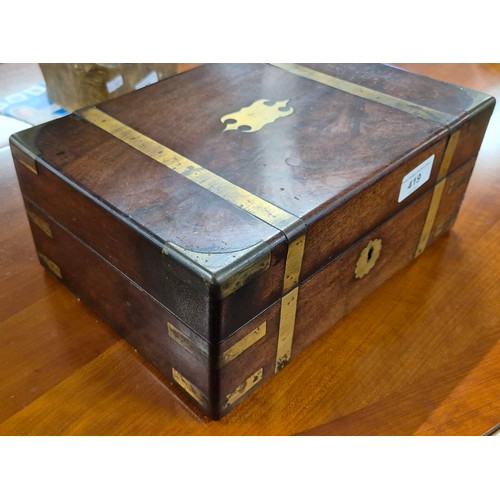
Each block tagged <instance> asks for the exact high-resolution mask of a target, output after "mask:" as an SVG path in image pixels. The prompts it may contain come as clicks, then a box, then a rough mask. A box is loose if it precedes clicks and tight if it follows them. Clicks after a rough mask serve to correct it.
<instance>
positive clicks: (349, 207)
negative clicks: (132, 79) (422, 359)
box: [11, 64, 494, 418]
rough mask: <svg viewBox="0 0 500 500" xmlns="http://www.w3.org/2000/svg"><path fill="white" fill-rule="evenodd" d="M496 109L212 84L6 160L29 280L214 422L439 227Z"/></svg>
mask: <svg viewBox="0 0 500 500" xmlns="http://www.w3.org/2000/svg"><path fill="white" fill-rule="evenodd" d="M493 107H494V99H493V98H492V97H489V96H486V95H484V94H481V93H479V92H476V91H473V90H470V89H465V88H461V87H457V86H454V85H451V84H447V83H444V82H439V81H435V80H432V79H429V78H426V77H422V76H418V75H414V74H412V73H408V72H406V71H402V70H400V69H397V68H395V67H391V66H386V65H378V64H227V65H216V64H214V65H204V66H200V67H198V68H195V69H192V70H190V71H188V72H186V73H183V74H180V75H176V76H173V77H171V78H168V79H166V80H163V81H160V82H158V83H156V84H154V85H151V86H149V87H146V88H144V89H141V90H138V91H134V92H132V93H130V94H127V95H124V96H122V97H119V98H117V99H114V100H112V101H109V102H107V103H104V104H101V105H98V106H96V107H89V108H85V109H83V110H81V111H77V112H75V113H74V114H72V115H69V116H67V117H64V118H61V119H58V120H56V121H53V122H50V123H47V124H43V125H40V126H38V127H35V128H33V129H30V130H27V131H24V132H20V133H18V134H15V135H14V136H13V137H12V138H11V147H12V153H13V157H14V160H15V165H16V170H17V175H18V178H19V183H20V186H21V190H22V193H23V197H24V202H25V206H26V210H27V214H28V217H29V221H30V224H31V229H32V233H33V237H34V240H35V244H36V249H37V252H38V255H39V258H40V262H41V264H42V265H43V266H45V267H46V268H47V269H48V271H50V272H51V273H52V274H53V275H54V276H55V277H57V278H58V279H59V280H61V282H62V283H63V284H65V285H66V286H67V287H68V288H69V289H71V290H72V291H73V292H74V293H75V294H77V295H78V296H79V297H81V299H82V300H83V301H85V302H86V303H87V304H88V305H90V307H91V308H93V310H94V311H95V312H96V313H97V314H98V315H100V316H101V317H102V318H104V319H105V320H106V321H107V322H109V323H110V324H111V325H112V326H113V327H114V328H115V329H116V331H117V332H119V333H120V334H121V335H122V336H123V337H124V338H125V339H127V340H128V341H129V342H130V343H131V344H133V345H134V346H135V347H136V348H137V349H138V351H140V352H141V353H142V354H143V355H144V356H145V357H146V358H147V359H149V360H150V361H151V362H152V363H153V364H154V365H155V366H156V367H158V369H159V370H160V371H161V373H162V374H163V375H164V376H165V377H166V379H168V381H169V383H170V384H171V385H172V387H175V391H176V392H177V393H178V394H181V397H183V398H185V400H186V401H189V402H191V403H193V404H194V406H195V407H198V408H200V409H201V410H202V412H203V413H205V414H206V415H208V416H210V417H212V418H220V417H221V416H222V415H224V414H225V413H226V412H228V411H230V410H231V408H233V407H234V406H235V405H236V404H239V403H240V402H241V401H243V400H244V398H246V397H248V396H249V395H250V394H252V393H253V392H254V391H256V390H258V388H259V387H260V386H261V385H262V384H263V383H264V381H265V380H266V379H268V378H269V377H272V376H273V375H274V374H275V373H276V372H278V371H279V370H281V369H283V368H284V367H285V365H286V364H287V363H288V362H289V361H290V360H291V359H292V358H293V357H294V356H296V355H297V354H299V353H300V352H301V351H302V350H303V349H304V348H305V347H306V346H307V345H308V344H310V343H311V342H312V341H314V340H315V339H316V338H318V337H319V336H320V335H321V334H322V333H323V332H325V331H326V330H328V329H329V328H330V327H331V326H332V325H333V323H334V322H335V321H337V320H338V319H339V318H341V317H342V316H343V315H345V314H346V313H348V311H349V310H350V309H352V308H353V306H354V305H356V304H357V303H358V302H359V301H360V300H361V299H362V298H363V297H364V296H366V295H367V294H369V293H370V291H372V290H374V289H375V288H376V287H377V286H379V285H380V284H381V283H382V282H383V281H384V280H386V279H387V278H388V277H390V276H391V275H393V274H394V273H395V272H397V271H398V270H400V269H402V268H403V267H404V266H405V265H407V264H409V263H410V262H411V261H412V260H413V259H415V258H416V257H418V255H420V253H421V252H422V251H424V249H425V248H426V247H427V246H428V245H429V244H431V243H432V241H433V240H435V239H436V238H437V237H438V236H440V235H441V234H443V233H444V232H445V231H447V230H448V229H449V228H450V227H451V225H452V224H453V221H454V219H455V217H456V216H457V212H458V210H459V207H460V204H461V201H462V198H463V196H464V192H465V189H466V186H467V183H468V180H469V177H470V175H471V172H472V169H473V166H474V162H475V160H476V156H477V154H478V151H479V148H480V145H481V141H482V138H483V136H484V133H485V130H486V127H487V124H488V120H489V118H490V115H491V113H492V111H493ZM312 352H313V351H311V353H312ZM320 362H321V360H318V363H320ZM283 375H285V374H283Z"/></svg>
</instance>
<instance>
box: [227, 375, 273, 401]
mask: <svg viewBox="0 0 500 500" xmlns="http://www.w3.org/2000/svg"><path fill="white" fill-rule="evenodd" d="M263 374H264V369H263V368H259V369H258V370H257V371H256V372H255V373H254V374H253V375H250V377H248V378H247V379H246V380H245V381H244V382H243V383H242V384H240V385H239V386H238V387H237V388H236V389H235V390H234V391H233V392H231V393H230V394H228V395H227V396H226V398H225V402H224V406H223V408H224V409H226V408H228V407H229V406H232V405H233V404H234V403H236V401H238V399H240V398H241V397H243V396H244V395H245V394H246V393H247V392H248V391H249V390H250V389H251V388H252V387H254V386H255V385H256V384H258V383H259V382H260V381H261V380H262V376H263Z"/></svg>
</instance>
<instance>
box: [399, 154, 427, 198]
mask: <svg viewBox="0 0 500 500" xmlns="http://www.w3.org/2000/svg"><path fill="white" fill-rule="evenodd" d="M433 163H434V155H432V156H431V157H429V158H427V160H425V161H424V162H422V163H421V164H420V165H419V166H418V167H415V168H414V169H413V170H412V171H411V172H409V173H408V174H406V175H405V176H404V178H403V182H402V183H401V189H400V191H399V198H398V203H401V202H402V201H403V200H404V199H405V198H407V197H408V196H410V194H412V193H414V192H415V191H416V190H417V189H418V188H419V187H420V186H422V185H423V184H425V183H426V182H427V181H428V180H429V177H430V176H431V172H432V165H433Z"/></svg>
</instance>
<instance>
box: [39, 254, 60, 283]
mask: <svg viewBox="0 0 500 500" xmlns="http://www.w3.org/2000/svg"><path fill="white" fill-rule="evenodd" d="M38 256H39V257H40V260H41V261H42V262H43V263H44V264H45V266H46V267H47V268H48V269H49V271H51V272H52V273H53V274H55V275H56V276H57V277H58V278H59V279H62V272H61V268H60V267H59V266H58V265H57V264H56V263H55V262H54V261H53V260H51V259H49V258H48V257H47V256H46V255H45V254H43V253H40V252H38Z"/></svg>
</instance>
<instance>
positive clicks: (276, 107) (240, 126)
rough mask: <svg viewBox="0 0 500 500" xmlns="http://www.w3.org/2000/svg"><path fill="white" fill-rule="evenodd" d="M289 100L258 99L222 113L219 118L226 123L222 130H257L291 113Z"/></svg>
mask: <svg viewBox="0 0 500 500" xmlns="http://www.w3.org/2000/svg"><path fill="white" fill-rule="evenodd" d="M289 102H290V100H289V99H287V100H284V101H276V102H274V101H272V100H271V99H259V100H258V101H255V102H253V103H252V104H250V106H246V107H244V108H241V109H240V110H239V111H235V112H233V113H229V114H227V115H224V116H222V117H221V119H220V121H221V122H222V123H224V124H225V125H226V128H225V129H224V132H226V131H227V130H238V131H239V132H257V130H260V129H261V128H262V127H264V126H265V125H269V124H270V123H274V122H275V121H276V120H277V119H278V118H283V117H285V116H289V115H291V114H292V113H293V111H294V110H293V108H291V107H290V106H288V103H289Z"/></svg>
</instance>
